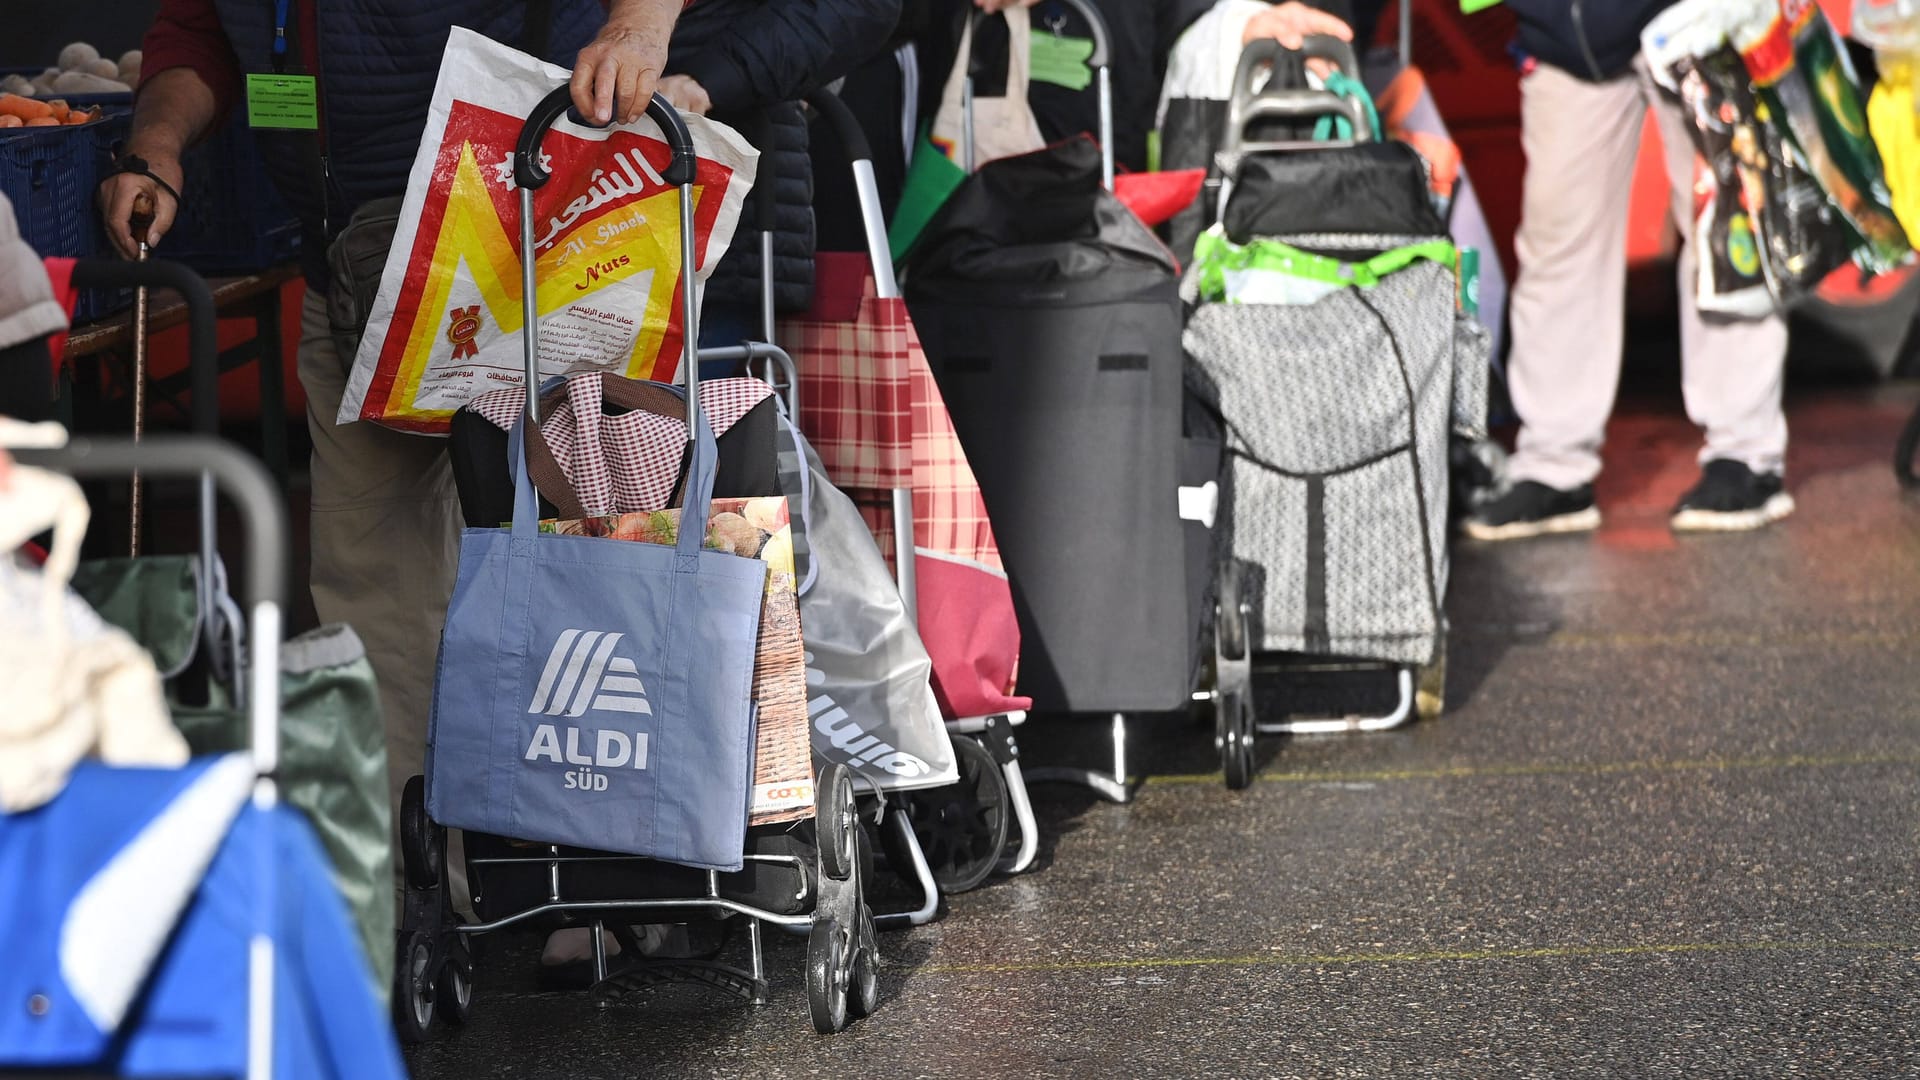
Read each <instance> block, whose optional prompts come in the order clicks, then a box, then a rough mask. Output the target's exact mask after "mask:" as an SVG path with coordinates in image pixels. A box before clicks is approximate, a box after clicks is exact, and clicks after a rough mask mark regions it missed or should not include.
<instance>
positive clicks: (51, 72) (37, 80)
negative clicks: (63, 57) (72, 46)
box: [32, 68, 60, 94]
mask: <svg viewBox="0 0 1920 1080" xmlns="http://www.w3.org/2000/svg"><path fill="white" fill-rule="evenodd" d="M59 77H60V69H59V68H48V69H47V70H45V71H43V72H41V73H40V74H38V75H35V76H34V77H33V80H32V82H33V92H34V93H36V94H51V93H53V81H54V80H55V79H58V78H59Z"/></svg>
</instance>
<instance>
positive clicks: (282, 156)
mask: <svg viewBox="0 0 1920 1080" xmlns="http://www.w3.org/2000/svg"><path fill="white" fill-rule="evenodd" d="M215 3H216V6H217V7H218V9H219V12H220V21H221V24H222V25H223V26H225V27H226V31H227V37H228V39H229V40H230V41H231V42H232V43H233V51H234V55H236V56H237V57H239V59H240V64H241V67H242V68H243V69H245V70H248V71H269V70H271V65H270V57H271V55H272V52H271V45H272V41H273V14H274V5H273V4H272V3H271V2H270V0H215ZM300 3H304V4H317V5H318V7H317V8H316V9H315V16H316V21H317V22H318V24H319V41H318V45H319V49H318V52H319V57H320V71H319V75H320V94H321V101H322V107H323V109H324V112H325V122H326V133H325V135H326V145H327V153H328V162H329V169H328V174H329V178H330V183H329V182H328V179H325V178H322V177H321V176H320V175H319V168H318V163H317V161H316V160H315V156H314V150H313V146H314V144H313V140H312V138H311V137H310V136H307V135H303V134H298V133H287V132H262V133H260V135H259V143H260V148H261V153H262V155H263V156H264V157H265V159H266V162H267V168H268V170H269V171H270V172H271V173H272V174H273V178H274V181H275V183H276V185H277V186H278V187H279V188H280V190H281V192H282V193H283V194H284V195H285V196H286V198H287V202H288V205H289V206H290V207H291V208H292V209H293V210H294V212H295V213H297V214H299V215H300V217H301V219H302V220H303V221H305V222H307V223H308V224H309V226H310V228H309V235H310V236H313V235H314V234H315V233H317V231H318V230H317V228H315V227H317V226H318V225H320V223H321V222H322V220H323V218H324V220H325V222H326V223H327V224H329V225H330V226H331V227H332V228H333V229H338V228H339V227H340V226H342V225H344V224H345V223H346V220H347V217H348V216H349V215H350V214H351V213H352V212H353V208H354V207H356V206H358V205H359V204H360V203H362V202H365V201H367V200H369V199H376V198H381V197H383V196H389V195H399V194H402V193H403V192H405V191H406V189H407V174H408V173H409V172H410V171H411V170H412V168H413V158H414V154H415V153H416V152H417V151H418V150H419V149H420V136H421V134H422V132H424V131H425V129H426V125H427V106H428V104H429V103H430V102H431V101H432V99H433V84H434V80H435V77H436V76H437V75H438V74H439V72H440V57H441V54H442V53H443V52H445V51H446V47H447V35H448V33H449V32H450V31H451V29H452V28H453V27H454V26H466V27H471V28H472V29H474V30H477V31H479V32H480V33H482V34H485V35H486V36H488V37H490V38H493V39H494V40H496V41H504V42H507V43H509V44H516V45H517V44H521V43H523V42H526V41H528V40H529V39H528V37H527V28H526V26H525V22H526V10H527V5H526V3H525V0H300ZM295 6H296V8H297V7H298V6H299V5H298V4H296V5H295ZM552 12H553V23H552V28H551V30H550V32H549V36H548V39H547V40H548V48H547V50H546V52H547V55H546V59H548V60H551V61H553V62H554V63H557V64H562V65H565V66H567V67H572V66H573V57H574V54H575V53H577V52H579V51H580V49H581V47H582V46H584V45H586V44H587V43H588V42H589V41H592V40H593V36H594V34H596V33H598V32H599V30H600V26H601V25H602V24H603V23H605V22H606V10H605V8H603V7H602V6H601V4H600V0H552ZM323 185H324V186H323ZM309 246H311V245H309Z"/></svg>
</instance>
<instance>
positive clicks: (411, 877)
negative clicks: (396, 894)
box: [400, 776, 447, 889]
mask: <svg viewBox="0 0 1920 1080" xmlns="http://www.w3.org/2000/svg"><path fill="white" fill-rule="evenodd" d="M446 839H447V834H446V830H444V829H442V828H440V827H439V826H438V825H435V824H434V823H433V819H431V818H429V817H427V780H426V777H424V776H413V777H408V778H407V786H406V787H405V788H404V789H402V791H401V793H400V855H401V861H402V862H403V863H404V864H405V872H406V876H407V884H408V885H410V886H412V887H414V888H416V889H431V888H435V887H437V886H438V885H439V884H440V872H441V869H442V867H443V864H444V863H445V861H446V853H447V844H446Z"/></svg>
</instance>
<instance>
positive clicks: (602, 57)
mask: <svg viewBox="0 0 1920 1080" xmlns="http://www.w3.org/2000/svg"><path fill="white" fill-rule="evenodd" d="M679 14H680V4H679V0H667V2H662V0H615V3H614V4H613V9H612V11H611V13H610V14H608V16H607V24H606V25H605V26H604V27H602V28H601V29H600V35H599V36H598V37H596V38H594V39H593V42H592V43H591V44H589V45H588V46H587V47H586V48H584V49H581V50H580V55H579V57H578V58H577V59H576V60H575V61H574V66H573V81H572V84H571V85H572V87H573V107H574V108H575V109H577V110H579V113H580V115H581V116H584V117H586V118H587V119H589V120H591V121H592V122H594V123H596V124H605V123H608V122H609V121H615V120H617V121H619V122H620V123H622V124H629V123H632V122H633V121H635V120H638V119H639V118H640V117H641V116H642V115H644V114H645V113H646V111H647V105H648V103H649V102H651V101H652V100H653V91H654V89H655V87H656V86H657V85H658V84H659V81H660V70H661V68H663V67H664V66H665V65H666V62H667V41H668V39H669V38H671V37H672V36H673V22H674V19H675V18H677V17H678V16H679ZM615 109H618V110H619V112H618V114H617V115H616V113H615V111H614V110H615Z"/></svg>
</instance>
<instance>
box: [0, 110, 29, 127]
mask: <svg viewBox="0 0 1920 1080" xmlns="http://www.w3.org/2000/svg"><path fill="white" fill-rule="evenodd" d="M22 126H24V121H22V120H21V119H20V118H19V117H17V116H12V115H9V114H7V113H0V128H16V127H22Z"/></svg>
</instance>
